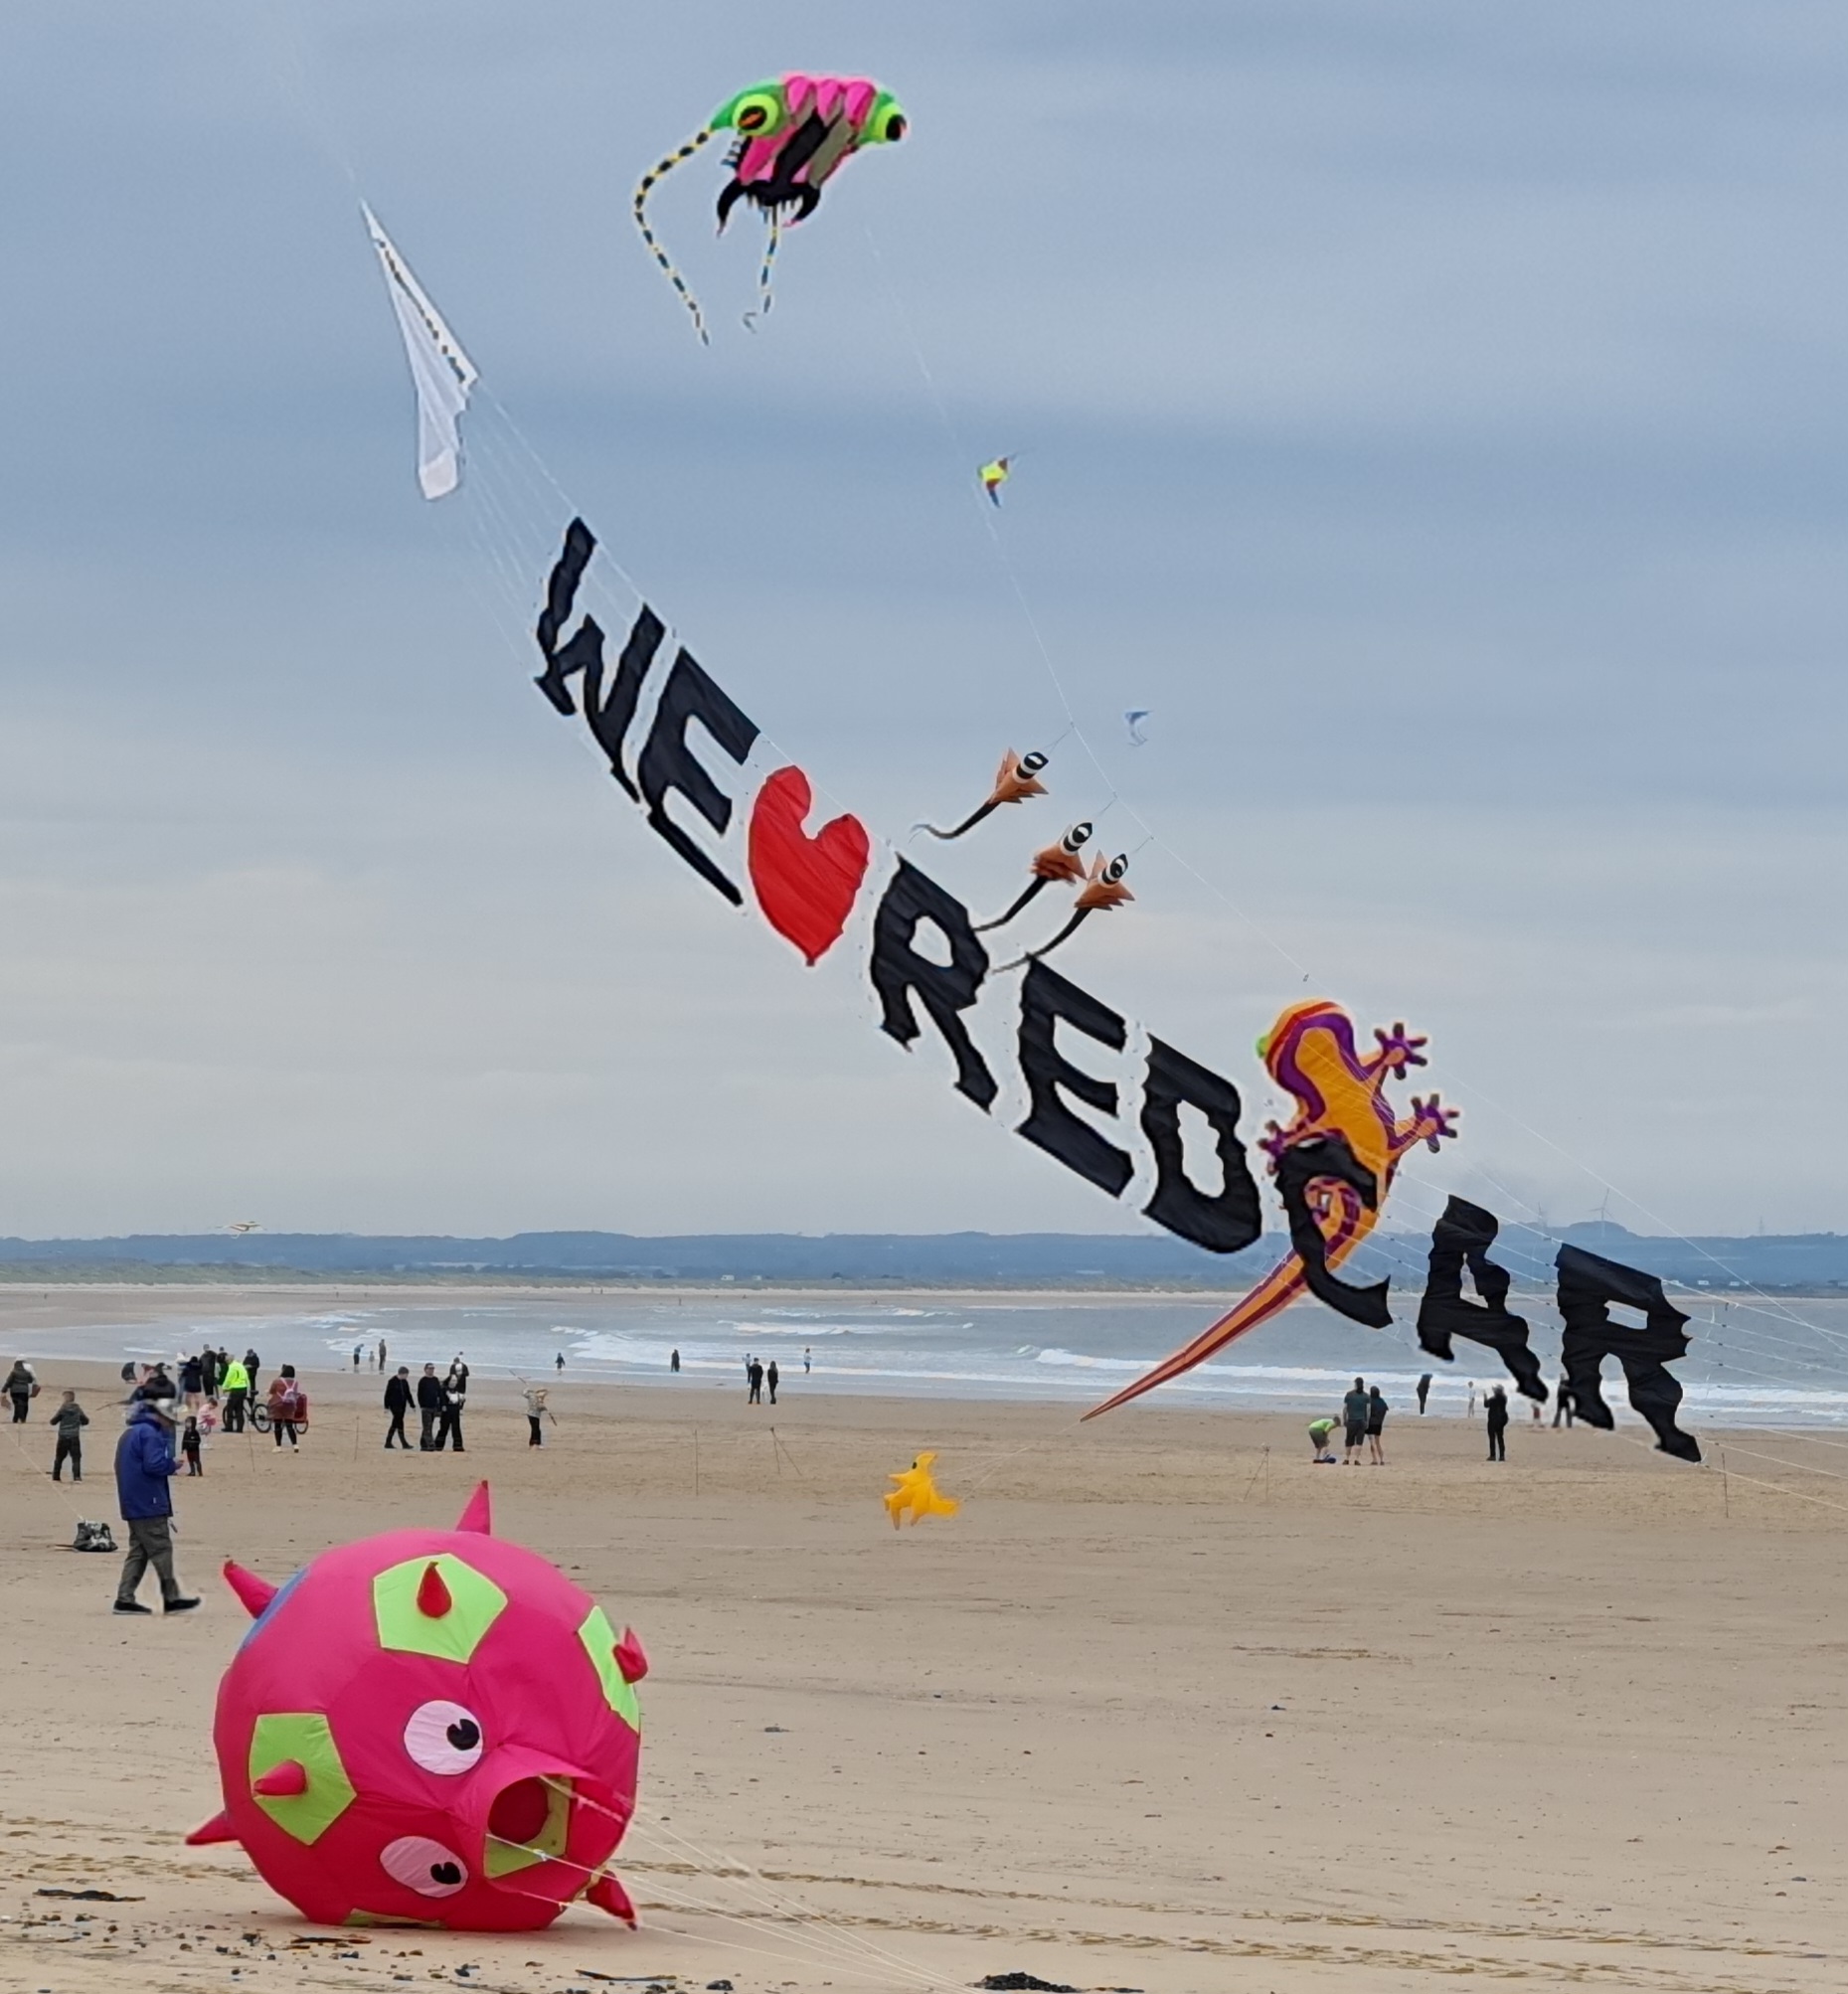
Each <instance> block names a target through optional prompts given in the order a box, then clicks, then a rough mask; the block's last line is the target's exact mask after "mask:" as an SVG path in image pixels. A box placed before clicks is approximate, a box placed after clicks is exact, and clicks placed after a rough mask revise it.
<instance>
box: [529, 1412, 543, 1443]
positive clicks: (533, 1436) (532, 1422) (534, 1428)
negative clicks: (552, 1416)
mask: <svg viewBox="0 0 1848 1994" xmlns="http://www.w3.org/2000/svg"><path fill="white" fill-rule="evenodd" d="M526 1423H527V1425H528V1427H530V1428H531V1431H530V1432H529V1433H528V1435H527V1441H526V1444H527V1445H528V1446H529V1447H538V1446H543V1445H544V1444H545V1442H544V1441H543V1440H542V1439H541V1438H540V1433H539V1418H538V1415H537V1414H536V1413H533V1412H529V1413H528V1414H527V1415H526Z"/></svg>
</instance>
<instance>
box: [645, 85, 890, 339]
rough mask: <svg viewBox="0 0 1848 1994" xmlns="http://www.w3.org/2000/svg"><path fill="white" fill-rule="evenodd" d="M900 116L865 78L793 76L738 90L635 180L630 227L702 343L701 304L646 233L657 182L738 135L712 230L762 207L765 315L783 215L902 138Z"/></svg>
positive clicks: (806, 211)
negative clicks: (749, 207) (741, 209)
mask: <svg viewBox="0 0 1848 1994" xmlns="http://www.w3.org/2000/svg"><path fill="white" fill-rule="evenodd" d="M905 130H906V119H905V112H904V110H903V109H902V108H901V107H900V105H899V100H898V99H897V98H896V97H895V96H894V95H893V94H892V92H891V91H890V90H883V89H881V88H880V86H879V85H878V84H877V83H874V82H873V80H872V79H871V78H870V77H810V76H803V75H800V74H798V73H793V72H792V73H791V74H790V75H788V76H786V77H784V78H782V79H781V80H780V81H779V82H772V83H754V84H753V85H752V87H751V88H750V89H748V90H740V91H739V93H738V94H737V96H735V97H733V98H731V99H730V100H729V101H728V102H726V103H722V104H721V105H720V106H719V108H718V109H717V110H716V111H714V112H713V114H712V116H711V117H710V118H709V119H708V120H707V122H706V123H705V124H704V125H702V126H701V127H700V129H699V130H698V131H696V132H695V133H694V134H693V136H692V137H691V138H690V139H688V140H687V142H686V144H685V145H683V146H681V147H680V149H679V150H678V151H677V152H670V153H669V154H668V156H667V157H666V158H665V159H663V160H662V161H661V162H660V164H659V165H658V166H656V167H655V168H654V170H653V171H652V172H650V173H645V174H643V175H642V179H641V184H640V186H638V187H637V188H636V190H635V226H636V228H638V229H639V230H640V231H641V236H642V241H643V242H644V243H646V244H647V245H648V248H649V249H650V250H651V251H652V252H653V255H654V259H655V261H656V262H657V263H659V264H660V265H661V267H662V269H663V270H665V271H666V272H667V277H668V281H669V282H670V283H671V284H672V285H673V286H674V288H675V290H677V291H678V292H679V293H680V299H681V302H682V303H683V304H684V305H685V306H686V308H687V310H688V311H689V312H691V313H692V315H693V328H694V330H695V331H696V332H697V333H698V334H699V336H700V338H701V339H702V340H703V339H705V338H706V320H705V317H704V315H703V314H702V313H701V311H700V306H699V300H698V299H697V298H696V297H695V296H694V295H693V293H692V291H691V290H690V289H689V288H688V286H687V281H686V279H685V278H684V277H683V276H682V275H681V274H680V272H679V271H678V270H677V269H675V267H674V265H673V262H672V260H671V259H670V258H669V256H668V253H667V251H666V250H665V249H662V247H661V245H660V243H659V241H658V240H657V239H656V237H655V233H654V231H653V230H652V229H651V228H649V226H648V214H647V207H648V196H649V194H650V193H651V192H652V191H653V189H654V185H655V183H656V181H658V180H659V179H660V178H661V177H662V176H663V175H664V174H667V173H671V172H672V171H673V169H674V168H675V167H676V166H678V165H679V164H680V163H681V161H682V160H683V159H691V158H692V157H693V155H694V154H695V153H696V152H697V151H699V149H700V147H701V146H703V145H704V144H706V142H707V141H708V140H709V139H710V138H712V137H713V136H714V134H715V133H717V132H721V131H729V132H732V133H734V134H736V139H737V142H736V144H734V146H733V148H732V151H731V155H730V157H729V159H728V161H727V164H728V165H729V166H730V167H731V169H732V178H731V179H730V180H729V181H727V183H726V185H725V190H724V192H723V193H721V194H720V196H719V228H720V231H721V232H722V233H723V231H724V229H725V225H726V221H727V219H728V218H729V217H730V215H731V213H732V210H733V209H734V208H735V207H737V205H738V204H739V202H741V201H750V202H752V203H753V204H754V205H755V206H756V207H758V208H761V209H762V210H763V213H764V216H765V218H766V219H767V221H768V224H769V237H768V241H767V242H766V243H765V245H764V249H763V262H762V265H761V266H760V268H759V269H758V272H757V294H758V299H759V303H758V307H757V309H758V312H766V311H768V310H769V308H770V276H771V271H772V268H773V266H774V264H775V261H776V248H777V245H778V243H779V242H780V241H781V238H782V224H783V220H784V217H785V214H788V211H790V210H793V211H794V212H793V214H788V219H789V221H790V223H791V225H793V224H794V223H796V222H805V221H807V220H808V218H809V216H811V215H812V214H813V213H814V212H815V209H816V208H817V206H819V204H820V201H821V190H822V187H823V186H824V184H825V183H826V182H827V180H828V178H829V176H830V175H831V174H833V173H834V172H835V171H836V170H837V169H838V168H839V166H840V164H841V162H842V161H843V160H844V159H847V158H849V157H851V156H852V155H853V154H854V153H856V152H858V151H859V150H860V148H861V147H862V146H864V145H891V144H893V143H894V142H895V141H896V140H898V139H901V138H903V137H904V136H905ZM748 322H749V321H748Z"/></svg>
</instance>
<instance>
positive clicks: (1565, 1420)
mask: <svg viewBox="0 0 1848 1994" xmlns="http://www.w3.org/2000/svg"><path fill="white" fill-rule="evenodd" d="M1578 1410H1579V1407H1578V1402H1577V1401H1576V1400H1575V1399H1574V1398H1573V1396H1572V1387H1571V1386H1570V1385H1569V1384H1568V1383H1567V1382H1566V1380H1565V1379H1564V1378H1562V1379H1561V1380H1560V1382H1559V1385H1558V1387H1557V1388H1556V1389H1555V1391H1554V1394H1553V1423H1554V1424H1555V1425H1556V1426H1559V1425H1566V1426H1570V1425H1571V1424H1572V1422H1573V1416H1574V1414H1575V1413H1576V1412H1578Z"/></svg>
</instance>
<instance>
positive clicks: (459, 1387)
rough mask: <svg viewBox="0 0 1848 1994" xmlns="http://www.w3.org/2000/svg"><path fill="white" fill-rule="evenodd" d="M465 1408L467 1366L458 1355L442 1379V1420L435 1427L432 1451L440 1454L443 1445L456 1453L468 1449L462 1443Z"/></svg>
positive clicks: (466, 1398) (464, 1451)
mask: <svg viewBox="0 0 1848 1994" xmlns="http://www.w3.org/2000/svg"><path fill="white" fill-rule="evenodd" d="M467 1410H468V1366H467V1365H466V1364H464V1363H463V1362H462V1360H461V1359H460V1358H459V1357H458V1358H457V1359H456V1360H455V1362H454V1363H453V1364H451V1365H450V1366H449V1375H448V1377H446V1378H445V1379H444V1380H443V1381H442V1421H441V1423H440V1424H439V1425H438V1426H437V1428H436V1444H435V1447H434V1448H433V1450H432V1451H433V1452H435V1453H438V1454H440V1453H441V1452H442V1450H443V1448H444V1446H445V1445H446V1446H448V1447H449V1448H450V1449H451V1450H452V1451H453V1452H455V1453H458V1454H462V1453H466V1452H467V1451H468V1450H467V1448H466V1447H464V1446H463V1445H462V1414H463V1413H464V1412H467Z"/></svg>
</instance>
